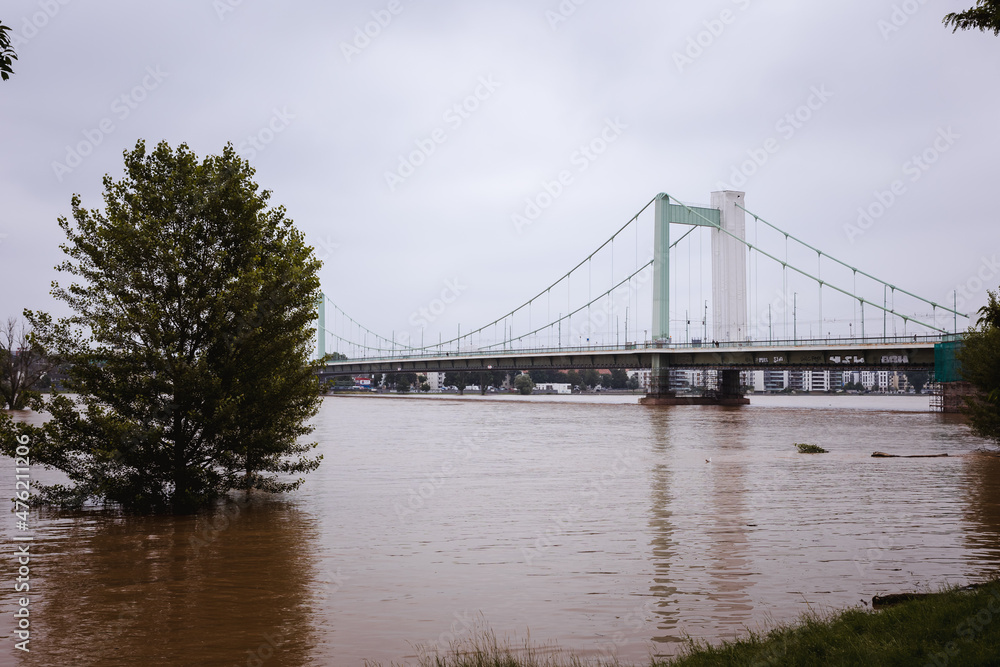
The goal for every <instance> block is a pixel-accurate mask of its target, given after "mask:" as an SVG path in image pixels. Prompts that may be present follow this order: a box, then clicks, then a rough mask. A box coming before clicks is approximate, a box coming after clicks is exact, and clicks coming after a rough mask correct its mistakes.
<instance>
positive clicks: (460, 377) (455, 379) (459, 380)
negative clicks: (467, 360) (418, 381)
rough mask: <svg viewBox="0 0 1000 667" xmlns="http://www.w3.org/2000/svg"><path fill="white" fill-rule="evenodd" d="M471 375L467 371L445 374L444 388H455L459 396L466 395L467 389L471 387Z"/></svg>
mask: <svg viewBox="0 0 1000 667" xmlns="http://www.w3.org/2000/svg"><path fill="white" fill-rule="evenodd" d="M470 378H471V374H470V373H468V372H466V371H452V372H449V373H445V374H444V386H446V387H455V388H456V389H458V393H459V394H465V388H466V387H468V386H469V380H470Z"/></svg>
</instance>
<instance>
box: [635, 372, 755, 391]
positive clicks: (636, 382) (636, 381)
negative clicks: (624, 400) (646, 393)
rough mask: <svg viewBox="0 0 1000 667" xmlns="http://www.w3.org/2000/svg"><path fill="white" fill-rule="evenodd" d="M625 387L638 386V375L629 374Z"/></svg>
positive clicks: (636, 387)
mask: <svg viewBox="0 0 1000 667" xmlns="http://www.w3.org/2000/svg"><path fill="white" fill-rule="evenodd" d="M625 388H626V389H630V390H632V391H635V390H637V389H638V388H639V376H638V375H632V376H630V377H629V379H628V382H627V383H626V384H625ZM751 391H753V389H752V388H751ZM744 393H745V392H744Z"/></svg>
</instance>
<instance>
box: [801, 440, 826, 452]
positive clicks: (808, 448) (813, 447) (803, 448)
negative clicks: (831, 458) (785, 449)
mask: <svg viewBox="0 0 1000 667" xmlns="http://www.w3.org/2000/svg"><path fill="white" fill-rule="evenodd" d="M795 446H796V447H798V448H799V454H826V453H827V451H826V450H825V449H823V448H822V447H820V446H819V445H807V444H806V443H804V442H796V443H795Z"/></svg>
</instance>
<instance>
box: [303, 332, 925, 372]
mask: <svg viewBox="0 0 1000 667" xmlns="http://www.w3.org/2000/svg"><path fill="white" fill-rule="evenodd" d="M940 342H941V337H940V336H907V337H894V338H865V339H835V338H834V339H819V340H804V341H803V340H799V341H775V342H771V343H760V342H747V343H719V344H718V345H716V344H714V343H712V344H709V345H690V344H686V343H681V344H666V343H652V342H650V343H627V344H625V345H621V346H609V347H578V348H543V349H523V350H521V349H518V350H468V351H462V352H443V353H442V352H437V351H435V352H434V353H425V354H416V355H412V354H410V355H403V354H401V355H399V356H394V357H393V356H390V357H379V358H366V359H347V360H341V361H336V362H333V363H331V364H329V365H327V366H326V368H325V369H324V370H323V371H321V373H320V374H321V375H322V376H334V375H351V374H362V373H400V372H402V373H411V372H412V373H420V372H442V371H444V372H447V371H489V370H497V371H515V370H518V371H526V370H531V369H532V368H537V369H570V368H576V369H587V368H628V369H641V368H651V367H652V366H653V358H654V357H659V358H660V360H661V363H662V364H663V365H665V366H669V367H671V368H679V369H719V370H726V369H730V370H760V369H801V370H806V369H831V368H843V369H844V370H849V369H883V370H929V369H932V368H933V367H934V346H935V345H936V344H937V343H940Z"/></svg>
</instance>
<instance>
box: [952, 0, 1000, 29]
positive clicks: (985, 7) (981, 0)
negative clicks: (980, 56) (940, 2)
mask: <svg viewBox="0 0 1000 667" xmlns="http://www.w3.org/2000/svg"><path fill="white" fill-rule="evenodd" d="M942 23H944V24H945V25H946V26H949V27H951V31H952V32H957V31H959V30H976V29H978V30H982V31H983V32H992V33H993V34H994V35H1000V0H977V2H976V6H975V7H972V8H970V9H966V10H965V11H964V12H952V13H950V14H947V15H945V17H944V20H943V21H942Z"/></svg>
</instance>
